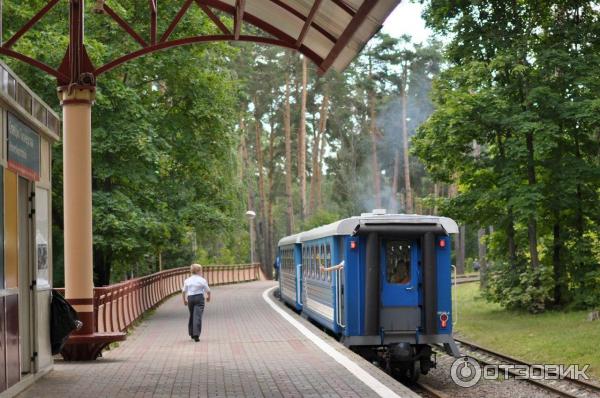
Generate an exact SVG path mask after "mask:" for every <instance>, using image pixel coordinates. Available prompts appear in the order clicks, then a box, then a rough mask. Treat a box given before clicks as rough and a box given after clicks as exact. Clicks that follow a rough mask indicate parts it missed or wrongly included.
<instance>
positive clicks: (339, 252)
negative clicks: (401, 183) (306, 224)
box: [278, 210, 459, 380]
mask: <svg viewBox="0 0 600 398" xmlns="http://www.w3.org/2000/svg"><path fill="white" fill-rule="evenodd" d="M455 233H458V226H457V225H456V223H455V222H454V221H453V220H452V219H449V218H446V217H437V216H421V215H407V214H386V213H385V211H384V210H376V211H373V213H364V214H362V215H361V216H360V217H352V218H347V219H344V220H340V221H337V222H335V223H332V224H329V225H325V226H322V227H319V228H315V229H312V230H310V231H306V232H302V233H300V234H296V235H293V236H288V237H285V238H283V239H281V241H280V242H279V252H278V256H279V261H280V264H281V270H280V276H281V277H280V292H281V298H282V300H284V301H285V302H287V303H288V304H289V305H291V306H292V307H294V308H295V309H296V310H299V311H302V313H303V314H304V315H306V316H307V317H309V318H311V319H312V320H313V321H314V322H317V323H319V324H321V325H322V326H324V327H325V328H327V329H329V330H331V331H332V332H334V333H336V334H337V335H338V336H339V338H340V340H341V341H342V342H343V343H344V344H345V345H347V346H349V347H351V348H353V349H354V350H355V351H358V352H360V353H361V354H362V355H364V356H366V357H368V358H369V359H371V360H376V361H378V362H379V363H381V364H383V365H384V367H385V368H387V369H388V370H389V371H391V372H392V373H394V374H395V375H397V376H400V377H403V378H409V379H413V380H414V379H416V378H417V377H418V375H419V374H421V373H423V374H426V373H427V372H428V371H429V369H430V368H431V367H434V366H435V354H434V353H433V352H432V350H431V345H433V344H438V345H443V346H444V347H445V349H446V351H447V352H448V353H450V354H451V355H454V356H458V355H459V351H458V349H457V347H456V344H455V342H454V339H453V338H452V301H451V297H452V296H451V263H450V247H451V244H450V243H451V242H450V235H451V234H455Z"/></svg>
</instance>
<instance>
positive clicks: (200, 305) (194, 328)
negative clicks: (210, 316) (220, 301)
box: [187, 294, 204, 337]
mask: <svg viewBox="0 0 600 398" xmlns="http://www.w3.org/2000/svg"><path fill="white" fill-rule="evenodd" d="M187 300H188V309H189V310H190V320H189V322H188V333H189V334H190V336H191V337H193V336H200V333H201V332H202V314H203V313H204V295H203V294H194V295H193V296H188V298H187Z"/></svg>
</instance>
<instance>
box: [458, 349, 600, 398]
mask: <svg viewBox="0 0 600 398" xmlns="http://www.w3.org/2000/svg"><path fill="white" fill-rule="evenodd" d="M455 340H456V342H457V343H458V345H459V348H460V349H461V352H462V353H463V354H465V355H468V356H470V357H472V358H473V359H475V360H477V361H478V362H479V363H481V364H482V365H521V366H527V367H528V368H529V369H531V368H532V365H531V364H529V363H527V362H524V361H521V360H520V359H517V358H513V357H510V356H508V355H504V354H500V353H498V352H495V351H492V350H489V349H487V348H484V347H481V346H479V345H477V344H474V343H471V342H468V341H465V340H462V339H456V338H455ZM509 373H510V374H511V375H513V376H517V375H518V374H517V373H516V372H515V371H511V370H509ZM523 380H524V381H526V382H528V383H531V384H535V385H536V386H538V387H541V388H543V389H545V390H547V391H550V392H553V393H555V394H558V395H560V396H563V397H573V398H575V397H577V398H582V397H600V386H598V385H596V384H592V383H590V382H588V381H585V380H580V379H574V378H572V377H570V376H568V375H566V376H565V377H564V378H563V379H558V380H538V379H531V378H529V379H523Z"/></svg>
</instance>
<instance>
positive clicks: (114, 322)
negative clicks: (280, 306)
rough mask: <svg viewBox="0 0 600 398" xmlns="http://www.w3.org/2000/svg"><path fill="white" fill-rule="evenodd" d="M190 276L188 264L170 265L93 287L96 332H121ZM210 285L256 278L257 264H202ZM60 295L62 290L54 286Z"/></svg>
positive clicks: (258, 271) (258, 273)
mask: <svg viewBox="0 0 600 398" xmlns="http://www.w3.org/2000/svg"><path fill="white" fill-rule="evenodd" d="M189 275H190V269H189V267H183V268H174V269H169V270H165V271H161V272H157V273H155V274H152V275H147V276H143V277H140V278H135V279H130V280H127V281H124V282H119V283H115V284H113V285H110V286H102V287H95V288H94V317H95V323H96V330H95V331H96V332H100V333H103V332H123V331H125V330H127V328H129V327H130V326H131V325H132V324H133V323H134V322H135V321H136V320H137V319H138V318H140V317H141V316H142V315H143V314H144V312H146V311H148V310H150V309H152V308H155V307H156V306H158V304H160V303H161V302H162V301H163V300H164V299H166V298H167V297H169V296H171V295H172V294H174V293H178V292H180V291H181V287H182V285H183V281H184V280H185V279H186V278H187V277H188V276H189ZM203 276H204V278H206V280H207V281H208V284H209V285H211V286H217V285H225V284H230V283H240V282H250V281H255V280H258V279H260V266H259V264H243V265H213V266H204V267H203ZM56 290H58V291H59V292H61V293H62V294H64V289H56Z"/></svg>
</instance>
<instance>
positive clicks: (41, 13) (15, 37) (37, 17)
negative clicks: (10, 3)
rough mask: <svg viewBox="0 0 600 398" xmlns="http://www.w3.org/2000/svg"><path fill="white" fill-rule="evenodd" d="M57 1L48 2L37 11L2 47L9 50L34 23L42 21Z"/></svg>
mask: <svg viewBox="0 0 600 398" xmlns="http://www.w3.org/2000/svg"><path fill="white" fill-rule="evenodd" d="M59 1H60V0H51V1H49V2H48V4H46V6H45V7H44V8H42V9H41V10H40V11H38V13H37V14H35V15H34V16H33V17H32V18H31V19H30V20H29V21H27V23H26V24H25V25H23V26H22V27H21V29H19V30H18V31H17V33H15V34H14V35H13V36H12V37H11V38H10V39H8V40H7V41H6V43H4V45H3V46H2V47H4V48H11V47H12V46H13V45H14V44H15V43H16V42H17V40H19V39H20V38H21V36H23V35H24V34H25V33H27V32H28V31H29V29H31V28H32V27H33V26H34V25H35V24H36V23H38V22H39V20H40V19H42V17H43V16H44V15H46V14H47V13H48V12H49V11H50V10H51V9H52V8H53V7H54V6H55V5H56V3H58V2H59Z"/></svg>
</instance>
